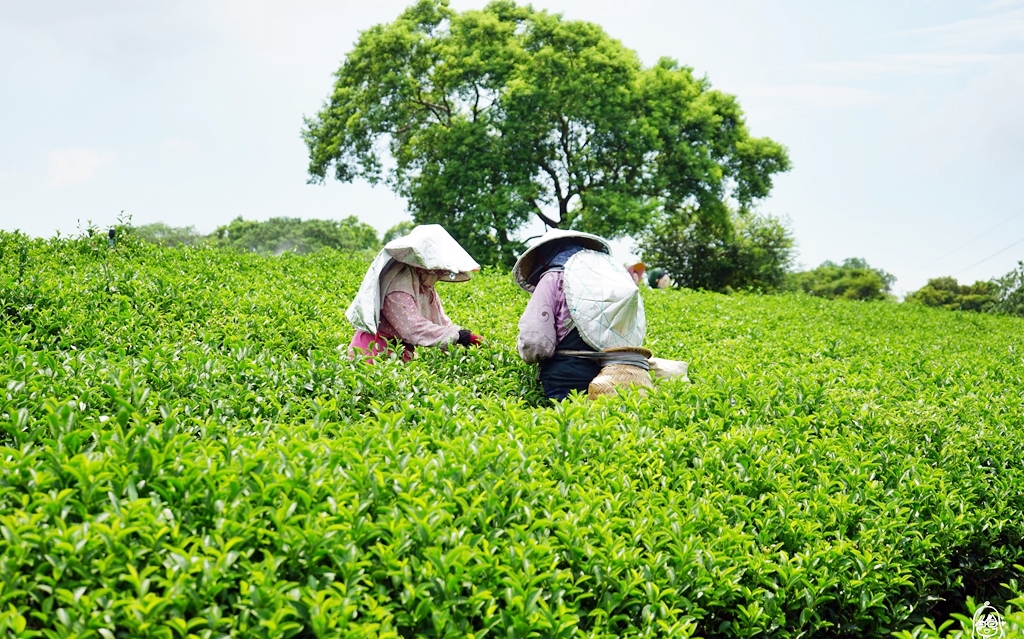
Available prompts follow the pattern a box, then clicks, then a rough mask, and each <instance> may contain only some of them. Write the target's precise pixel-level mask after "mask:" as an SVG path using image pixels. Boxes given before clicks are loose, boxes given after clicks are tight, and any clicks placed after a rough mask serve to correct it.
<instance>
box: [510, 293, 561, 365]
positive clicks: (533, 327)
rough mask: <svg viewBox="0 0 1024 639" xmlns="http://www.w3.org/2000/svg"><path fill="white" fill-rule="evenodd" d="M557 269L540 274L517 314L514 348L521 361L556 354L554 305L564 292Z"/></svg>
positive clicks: (537, 360)
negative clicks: (538, 280)
mask: <svg viewBox="0 0 1024 639" xmlns="http://www.w3.org/2000/svg"><path fill="white" fill-rule="evenodd" d="M558 275H561V274H560V273H548V274H545V275H544V276H543V277H541V278H540V282H538V283H537V288H536V289H535V290H534V291H533V295H532V296H531V297H530V302H529V303H528V304H527V305H526V310H525V311H523V316H522V317H521V318H519V339H517V340H516V349H517V350H518V351H519V356H520V357H522V358H523V361H524V362H527V363H529V364H532V363H534V362H539V361H541V360H543V359H547V358H549V357H551V356H552V355H554V354H555V348H556V347H557V346H558V335H557V327H556V324H555V318H556V307H557V305H558V302H559V300H560V298H561V296H562V295H563V293H562V287H561V284H562V278H561V277H558Z"/></svg>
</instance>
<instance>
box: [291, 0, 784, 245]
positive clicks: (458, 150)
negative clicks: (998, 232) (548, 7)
mask: <svg viewBox="0 0 1024 639" xmlns="http://www.w3.org/2000/svg"><path fill="white" fill-rule="evenodd" d="M303 137H304V139H305V142H306V144H307V146H308V148H309V154H310V163H309V175H310V181H311V182H321V181H323V180H324V179H325V178H326V177H327V176H328V174H333V176H334V177H335V178H336V179H338V180H341V181H351V180H354V179H357V178H362V179H365V180H368V181H370V182H371V183H377V182H379V181H381V180H383V181H385V183H386V184H388V185H389V186H390V187H391V188H392V189H393V190H394V191H395V192H396V193H398V194H399V195H401V196H403V197H404V198H406V201H407V204H408V207H409V210H410V212H411V213H412V215H413V218H414V220H415V221H416V222H417V223H431V222H434V223H440V224H443V225H444V226H445V227H446V228H447V229H448V230H449V231H450V232H451V233H452V235H453V236H455V237H456V239H458V240H459V241H460V242H461V243H462V244H463V245H464V246H465V247H466V248H467V250H469V252H470V253H471V254H473V255H474V256H475V257H476V258H477V259H478V260H479V261H482V262H485V263H509V262H511V261H512V260H513V259H514V256H515V254H516V253H517V252H518V251H519V250H520V249H521V248H522V245H521V244H520V243H519V241H518V240H517V233H516V232H517V231H518V230H519V229H520V228H521V227H522V226H523V225H525V224H527V223H528V222H529V221H530V220H532V219H539V220H541V221H543V222H544V223H545V224H546V225H548V226H553V227H561V228H575V229H580V230H586V231H590V232H594V233H599V234H602V235H604V236H607V237H617V236H622V235H626V234H635V233H638V232H639V231H641V230H642V229H644V228H646V227H647V226H648V223H649V221H650V220H651V219H652V214H655V213H661V212H665V211H674V210H681V209H683V208H684V207H691V208H695V210H697V211H699V212H700V214H701V215H702V216H705V217H716V216H717V217H718V219H719V223H722V224H727V223H728V220H729V218H728V213H727V211H728V208H727V207H726V206H725V204H726V203H735V204H736V205H737V206H739V208H740V209H745V208H746V207H747V206H748V205H749V204H750V203H751V202H753V201H755V200H757V199H759V198H763V197H765V196H766V195H768V193H769V191H770V189H771V186H772V176H773V175H774V174H776V173H778V172H780V171H785V170H787V169H788V168H789V159H788V157H787V154H786V150H785V149H784V148H783V147H782V146H781V145H779V144H777V143H775V142H773V141H771V140H769V139H767V138H753V137H751V136H750V134H749V133H748V131H747V128H746V125H745V123H744V118H743V113H742V111H741V109H740V107H739V104H738V103H737V101H736V99H735V98H734V97H733V96H730V95H727V94H724V93H721V92H719V91H715V90H712V89H711V86H710V83H709V82H708V81H707V80H706V79H703V78H697V77H695V76H694V75H693V71H692V69H690V68H688V67H684V66H680V65H679V64H678V63H676V62H675V61H672V60H669V59H662V60H660V61H659V62H658V63H657V64H655V65H654V66H653V67H650V68H644V67H643V65H642V64H641V63H640V61H639V58H638V56H637V55H636V53H635V52H633V51H632V50H630V49H628V48H626V47H624V46H623V45H622V43H620V42H619V41H618V40H615V39H613V38H611V37H609V36H608V35H607V34H606V33H605V32H604V31H603V30H602V29H601V27H599V26H597V25H595V24H592V23H588V22H580V21H570V20H565V19H563V18H562V17H561V16H560V15H557V14H549V13H547V12H545V11H535V10H534V9H532V8H531V7H529V6H526V7H522V6H518V5H516V4H515V3H514V2H511V1H508V0H499V1H497V2H492V3H491V4H489V5H487V6H486V7H485V8H484V9H482V10H471V11H464V12H457V11H454V10H452V9H451V8H450V7H449V6H448V3H447V1H446V0H420V1H419V2H417V3H416V4H415V5H413V6H412V7H410V8H408V9H407V10H406V11H404V12H403V13H402V14H401V15H400V16H399V17H398V19H397V20H395V21H394V22H392V23H390V24H384V25H377V26H375V27H372V28H370V29H369V30H367V31H365V32H364V33H362V35H361V36H360V38H359V40H358V41H357V43H356V45H355V47H354V48H353V50H352V51H351V52H349V54H348V56H347V57H346V59H345V60H344V62H343V64H342V65H341V68H340V69H339V70H338V71H337V73H336V82H335V85H334V90H333V92H332V93H331V95H330V97H329V99H328V100H327V101H326V102H325V104H324V105H323V108H322V109H321V111H320V112H319V113H318V114H317V115H316V116H314V117H312V118H307V119H306V126H305V129H304V131H303ZM386 156H387V157H386Z"/></svg>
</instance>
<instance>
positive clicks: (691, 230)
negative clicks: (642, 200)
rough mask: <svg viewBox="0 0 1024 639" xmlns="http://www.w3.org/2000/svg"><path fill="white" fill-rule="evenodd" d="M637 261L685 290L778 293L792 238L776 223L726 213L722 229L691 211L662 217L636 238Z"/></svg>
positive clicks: (770, 219)
mask: <svg viewBox="0 0 1024 639" xmlns="http://www.w3.org/2000/svg"><path fill="white" fill-rule="evenodd" d="M638 244H639V246H638V248H639V249H640V257H641V258H642V259H643V261H644V262H646V263H647V264H648V265H651V266H658V267H661V268H664V269H665V270H666V271H668V273H669V274H670V275H671V276H672V279H673V280H674V281H675V282H676V284H678V285H680V286H685V287H686V288H693V289H705V290H709V291H719V292H728V291H733V290H746V291H762V292H770V291H775V290H778V289H780V288H782V287H783V286H784V284H785V282H786V276H787V271H788V269H789V266H790V264H791V263H792V260H793V245H794V241H793V236H792V233H791V232H790V231H789V229H788V228H786V226H785V225H784V224H783V223H782V222H781V221H779V220H778V219H776V218H773V217H770V216H765V215H757V214H754V213H753V212H747V213H736V212H731V213H730V215H729V218H728V219H727V220H726V223H723V222H722V221H721V220H719V219H709V218H706V217H702V216H700V215H699V214H698V211H696V210H695V209H693V208H689V209H683V210H681V211H678V212H675V213H662V214H660V215H658V216H656V218H655V219H654V221H653V222H652V224H651V225H650V226H648V228H647V229H645V230H644V231H643V232H641V233H640V235H639V237H638Z"/></svg>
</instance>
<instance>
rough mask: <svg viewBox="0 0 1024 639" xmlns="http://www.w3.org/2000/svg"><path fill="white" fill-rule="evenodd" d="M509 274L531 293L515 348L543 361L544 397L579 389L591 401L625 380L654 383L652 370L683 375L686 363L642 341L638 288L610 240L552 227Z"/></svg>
mask: <svg viewBox="0 0 1024 639" xmlns="http://www.w3.org/2000/svg"><path fill="white" fill-rule="evenodd" d="M512 274H513V277H514V278H515V280H516V283H517V284H518V285H519V286H520V287H521V288H522V289H523V290H525V291H527V292H529V293H532V296H531V298H530V301H529V303H528V304H527V305H526V310H525V311H524V312H523V315H522V317H521V318H520V320H519V338H518V340H517V343H516V348H517V350H518V351H519V355H520V356H521V357H522V358H523V360H524V361H526V362H528V363H537V364H538V369H539V370H538V375H539V377H540V382H541V385H542V386H543V387H544V394H545V395H546V396H547V397H549V398H552V399H564V398H565V397H567V396H568V394H569V393H570V392H572V391H573V390H576V391H579V392H584V391H586V392H587V393H588V394H589V396H590V398H591V399H594V398H596V397H598V396H600V395H606V394H610V393H614V392H615V391H616V390H617V389H618V388H619V387H623V386H629V385H636V386H639V387H641V388H650V387H652V384H651V371H652V368H653V369H654V372H655V374H656V375H657V376H659V377H662V376H677V375H679V374H681V375H684V376H685V374H686V364H685V363H684V362H673V363H671V364H669V360H658V359H656V358H652V357H651V352H650V351H649V350H648V349H646V348H644V347H643V341H644V331H645V328H646V317H645V315H644V304H643V299H642V298H641V297H640V290H639V289H638V288H637V285H636V282H635V281H634V280H633V278H632V277H631V276H630V274H629V273H628V272H627V271H626V269H625V268H624V267H623V266H621V265H619V264H617V263H615V262H614V261H613V260H612V258H611V247H610V246H609V245H608V242H607V241H606V240H605V239H603V238H601V237H598V236H596V235H591V234H589V233H582V232H578V231H562V230H557V229H556V230H552V231H549V232H548V233H546V234H545V235H544V236H542V237H541V238H540V240H538V242H537V243H536V244H534V245H533V246H531V247H530V248H529V249H528V250H526V251H525V252H524V253H523V254H522V255H521V256H520V257H519V260H518V261H517V262H516V265H515V267H513V269H512ZM652 362H653V367H652ZM668 369H671V371H670V370H668ZM672 373H675V374H672Z"/></svg>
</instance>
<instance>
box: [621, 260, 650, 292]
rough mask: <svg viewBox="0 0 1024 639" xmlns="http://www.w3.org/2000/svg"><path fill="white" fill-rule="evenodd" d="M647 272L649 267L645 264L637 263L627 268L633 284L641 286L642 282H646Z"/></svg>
mask: <svg viewBox="0 0 1024 639" xmlns="http://www.w3.org/2000/svg"><path fill="white" fill-rule="evenodd" d="M646 270H647V265H646V264H644V263H643V262H637V263H636V264H634V265H632V266H627V267H626V272H627V273H629V276H630V277H632V278H633V282H634V283H635V284H636V285H637V286H640V282H642V281H644V271H646Z"/></svg>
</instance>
